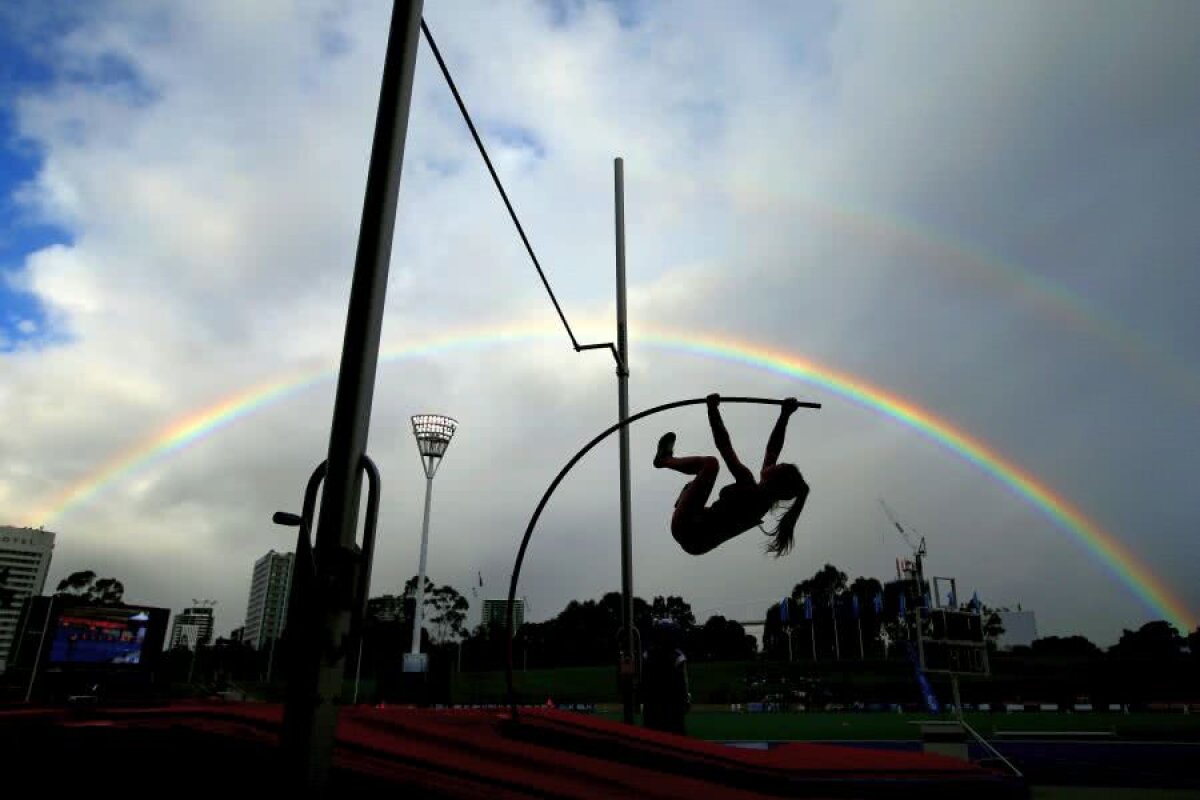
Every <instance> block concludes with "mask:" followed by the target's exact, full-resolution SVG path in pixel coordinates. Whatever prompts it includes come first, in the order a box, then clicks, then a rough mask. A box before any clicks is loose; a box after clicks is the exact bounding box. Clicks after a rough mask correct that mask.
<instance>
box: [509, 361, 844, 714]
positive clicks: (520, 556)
mask: <svg viewBox="0 0 1200 800" xmlns="http://www.w3.org/2000/svg"><path fill="white" fill-rule="evenodd" d="M603 346H604V345H600V347H603ZM705 402H707V400H706V398H703V397H696V398H693V399H691V400H676V401H675V402H673V403H664V404H662V405H660V406H654V407H653V408H647V409H646V410H645V411H639V412H638V413H636V414H634V415H633V416H631V417H629V418H628V419H625V420H622V421H621V422H618V423H617V424H615V425H610V426H609V427H607V428H605V429H604V430H603V431H601V432H600V433H599V434H597V435H596V437H595V438H594V439H592V440H591V441H590V442H588V443H587V444H585V445H584V446H583V447H581V448H580V449H579V452H577V453H576V454H575V455H574V456H572V457H571V460H570V461H568V462H567V464H566V466H564V467H563V468H562V469H561V470H559V472H558V474H557V475H555V476H554V480H553V481H551V482H550V486H549V487H548V488H547V489H546V493H545V494H543V495H542V499H541V500H540V501H538V504H537V508H536V509H534V511H533V516H532V517H530V519H529V525H527V526H526V528H525V535H524V536H523V537H522V538H521V546H520V547H519V548H518V549H517V561H516V563H515V564H514V565H513V571H512V579H511V580H510V581H509V584H508V620H507V625H506V637H507V639H508V644H507V647H506V648H505V649H506V652H507V658H506V661H505V681H506V682H507V684H508V705H509V708H510V709H511V710H512V716H513V719H516V718H517V693H516V690H515V688H514V686H513V602H514V601H515V600H516V597H517V582H518V581H519V580H520V579H521V565H522V564H523V563H524V562H525V551H526V550H527V549H528V548H529V540H530V539H531V538H533V529H534V527H536V526H537V522H538V519H539V518H540V517H541V516H542V511H544V510H545V508H546V504H547V503H548V502H550V496H551V495H553V494H554V490H555V489H557V488H558V485H559V484H560V483H562V481H563V478H565V477H567V473H568V472H570V471H571V470H572V469H573V468H574V467H575V465H576V464H578V463H579V461H580V460H581V459H582V458H583V457H584V456H586V455H587V454H588V453H589V452H590V451H591V449H592V448H593V447H595V446H596V445H598V444H600V442H602V441H604V440H605V439H607V438H608V437H609V436H610V435H612V434H613V433H615V432H616V431H618V430H624V429H626V428H628V427H629V426H630V425H632V424H633V423H635V422H637V421H638V420H639V419H643V418H645V417H649V416H652V415H654V414H659V413H661V412H663V411H670V410H671V409H674V408H682V407H684V406H695V405H701V404H703V403H705ZM721 403H722V404H725V403H754V404H757V405H764V406H778V405H783V401H782V400H773V399H771V398H768V397H722V398H721ZM820 407H821V404H820V403H800V408H820Z"/></svg>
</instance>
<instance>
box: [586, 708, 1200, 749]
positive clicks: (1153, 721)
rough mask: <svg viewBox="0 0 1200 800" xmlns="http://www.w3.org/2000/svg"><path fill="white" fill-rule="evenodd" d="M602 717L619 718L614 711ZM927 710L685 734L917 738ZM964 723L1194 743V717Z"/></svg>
mask: <svg viewBox="0 0 1200 800" xmlns="http://www.w3.org/2000/svg"><path fill="white" fill-rule="evenodd" d="M601 713H602V716H605V717H608V718H610V719H620V718H621V715H620V713H619V712H613V711H605V712H601ZM931 718H932V717H931V715H929V714H896V713H887V712H877V713H851V712H842V713H837V712H835V713H826V712H820V711H806V712H797V713H780V714H745V713H737V712H732V711H697V712H693V713H691V714H689V715H688V718H687V727H688V734H689V735H691V736H695V737H697V738H699V739H714V740H725V741H734V740H745V741H768V740H807V741H837V740H860V741H869V740H884V739H908V740H916V739H918V738H920V737H919V730H918V726H917V725H915V724H913V723H915V722H917V721H919V720H927V719H931ZM966 720H967V723H968V724H970V725H971V726H972V727H973V728H975V730H977V731H979V733H980V734H981V735H983V736H984V737H987V738H992V737H994V736H995V735H996V734H997V732H1004V731H1102V732H1115V733H1116V735H1117V738H1119V739H1124V740H1131V741H1190V742H1195V741H1200V716H1196V715H1191V716H1188V715H1184V714H1055V713H1013V714H1004V713H997V714H967V715H966Z"/></svg>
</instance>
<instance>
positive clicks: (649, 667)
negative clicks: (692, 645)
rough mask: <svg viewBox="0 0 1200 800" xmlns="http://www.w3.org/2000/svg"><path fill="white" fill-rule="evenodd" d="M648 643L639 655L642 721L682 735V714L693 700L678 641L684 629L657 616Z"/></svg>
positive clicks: (680, 640) (684, 660)
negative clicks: (643, 651) (640, 662)
mask: <svg viewBox="0 0 1200 800" xmlns="http://www.w3.org/2000/svg"><path fill="white" fill-rule="evenodd" d="M649 639H650V645H649V647H648V648H647V649H646V652H645V653H644V655H643V656H642V685H641V695H642V724H643V725H645V727H647V728H651V729H653V730H656V731H666V732H668V733H678V734H679V735H681V736H683V735H686V733H687V731H686V730H685V727H684V717H685V716H686V715H687V712H688V709H689V708H690V707H691V704H692V696H691V693H690V691H689V689H688V675H687V656H686V655H684V653H683V650H681V649H680V645H682V643H683V629H682V628H680V626H679V624H678V623H677V622H675V621H674V620H671V619H658V620H655V621H654V624H653V625H652V626H651V629H650V637H649Z"/></svg>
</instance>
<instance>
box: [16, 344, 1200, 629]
mask: <svg viewBox="0 0 1200 800" xmlns="http://www.w3.org/2000/svg"><path fill="white" fill-rule="evenodd" d="M630 336H631V338H632V339H633V340H634V341H635V342H637V343H639V344H642V345H649V346H651V347H656V348H664V349H668V350H672V351H677V352H684V353H690V354H693V355H696V356H701V357H706V358H715V359H720V360H723V361H727V362H730V363H734V364H739V365H745V366H750V367H754V368H758V369H764V370H767V371H770V372H773V373H776V374H778V375H783V376H786V377H789V378H793V379H796V380H801V381H804V382H806V383H810V384H812V385H814V386H818V387H821V388H823V389H825V390H828V391H829V392H831V393H833V394H835V395H838V396H841V397H843V398H845V399H847V400H849V401H851V402H853V403H855V404H857V405H859V406H862V407H863V408H865V409H868V410H871V411H875V412H877V413H880V414H883V415H884V416H886V417H890V418H892V419H894V420H896V421H898V422H900V423H901V424H903V425H906V426H908V427H910V428H912V429H913V430H916V431H918V432H920V433H922V434H924V435H925V436H927V437H928V438H930V439H932V440H933V441H935V442H937V443H938V444H940V445H942V446H943V447H945V448H946V449H948V450H950V451H951V452H953V453H955V454H957V455H958V456H960V457H962V458H963V459H965V460H966V461H968V462H969V463H971V464H973V465H974V466H975V467H977V468H978V469H980V470H982V471H983V472H984V473H985V474H987V475H989V476H991V477H992V478H993V479H995V480H996V481H998V482H1000V483H1001V484H1003V485H1005V486H1008V487H1009V488H1011V489H1012V490H1014V491H1015V492H1016V493H1017V494H1019V495H1020V496H1022V497H1024V498H1025V499H1026V500H1028V501H1029V502H1030V503H1031V504H1032V505H1033V506H1035V507H1036V508H1038V509H1039V510H1041V511H1042V512H1043V513H1044V514H1046V516H1048V517H1049V518H1050V519H1051V520H1052V521H1053V522H1054V523H1055V524H1056V525H1057V526H1058V527H1059V528H1061V529H1062V530H1064V531H1066V532H1067V533H1068V534H1070V535H1071V536H1072V537H1073V538H1074V539H1075V540H1076V541H1077V542H1078V543H1079V544H1081V545H1083V547H1084V548H1085V549H1086V550H1088V551H1090V552H1091V553H1092V554H1093V555H1094V556H1095V557H1096V558H1097V560H1099V561H1100V562H1101V563H1102V564H1103V565H1104V566H1105V568H1106V569H1107V570H1108V571H1109V572H1110V573H1111V574H1112V575H1113V576H1114V577H1115V578H1116V579H1117V580H1118V581H1120V582H1121V583H1123V584H1124V585H1125V586H1127V587H1128V588H1129V589H1130V590H1131V591H1132V592H1133V594H1134V595H1136V596H1137V597H1138V598H1139V599H1140V600H1141V601H1142V602H1143V603H1144V604H1145V605H1146V606H1147V607H1148V608H1149V609H1151V610H1152V611H1154V612H1155V613H1156V614H1158V615H1159V616H1160V617H1161V618H1164V619H1166V620H1168V621H1169V622H1171V623H1172V624H1173V625H1175V626H1176V627H1177V628H1179V629H1180V630H1182V631H1190V630H1192V629H1193V628H1195V627H1196V625H1197V620H1198V617H1197V615H1196V614H1194V613H1192V612H1191V611H1190V610H1189V609H1188V608H1187V607H1186V605H1185V604H1184V603H1183V602H1182V601H1181V600H1180V599H1179V598H1178V597H1177V596H1175V594H1174V593H1173V592H1172V590H1171V589H1170V587H1168V586H1167V585H1166V584H1165V583H1164V582H1163V581H1162V580H1160V579H1159V578H1158V577H1157V576H1156V575H1154V573H1153V572H1151V571H1150V569H1149V568H1148V567H1147V566H1146V565H1145V564H1143V563H1141V562H1140V561H1139V560H1138V558H1137V557H1136V556H1135V555H1134V554H1133V553H1132V552H1131V551H1130V550H1129V549H1128V548H1127V547H1126V546H1125V545H1124V544H1123V543H1122V542H1121V541H1120V540H1119V539H1118V538H1117V537H1116V536H1115V535H1113V534H1112V533H1110V532H1108V531H1106V530H1105V529H1104V528H1102V527H1101V526H1100V524H1099V523H1097V522H1096V521H1095V520H1092V519H1090V518H1089V517H1088V516H1087V515H1086V514H1084V513H1083V511H1082V510H1080V509H1079V508H1077V507H1076V506H1074V505H1073V504H1072V503H1071V502H1070V501H1069V500H1067V499H1066V498H1065V497H1063V496H1061V495H1059V494H1058V493H1056V492H1055V491H1054V490H1053V489H1052V488H1051V487H1049V486H1048V485H1046V484H1045V483H1043V482H1042V481H1040V480H1039V479H1038V478H1037V477H1036V476H1034V475H1032V474H1031V473H1029V472H1027V471H1026V470H1023V469H1022V468H1021V467H1019V466H1018V465H1017V464H1015V463H1013V462H1012V461H1010V460H1008V459H1007V458H1005V457H1004V456H1003V455H1002V454H1000V453H999V452H997V451H996V450H994V449H993V448H991V447H990V446H988V445H987V444H985V443H983V442H982V441H980V440H978V439H975V438H973V437H971V436H969V435H968V434H966V433H965V432H963V431H961V430H959V429H957V428H956V427H955V426H953V425H952V424H951V423H949V422H947V421H946V420H943V419H939V418H938V417H936V416H935V415H934V414H933V413H932V412H930V411H928V410H926V409H923V408H920V407H919V406H917V405H916V404H914V403H912V402H910V401H908V400H906V399H905V398H903V397H900V396H898V395H895V394H892V393H890V392H887V391H885V390H883V389H880V388H878V387H875V386H872V385H871V384H869V383H867V382H866V381H863V380H861V379H859V378H857V377H854V376H852V375H848V374H846V373H842V372H839V371H837V370H834V369H832V368H830V367H827V366H824V365H822V364H818V363H817V362H815V361H812V360H810V359H807V358H804V357H802V356H798V355H795V354H793V353H787V352H785V351H783V350H779V349H774V348H771V347H768V346H766V345H762V344H756V343H751V342H744V341H737V340H734V339H730V338H724V337H722V338H718V337H714V336H708V335H705V334H697V333H692V332H688V333H682V332H676V331H667V330H650V329H646V328H640V329H634V330H631V331H630ZM550 337H559V338H561V337H562V332H561V331H560V330H557V329H554V328H549V327H547V326H546V325H545V324H540V323H539V324H528V323H509V324H507V325H501V326H491V327H488V328H487V329H477V330H472V331H466V332H461V331H460V332H458V333H455V334H453V335H446V336H442V337H437V338H430V339H428V340H426V341H424V342H420V343H417V344H408V345H404V346H400V347H393V348H388V349H385V350H384V351H383V352H382V353H381V357H380V360H381V361H382V362H395V361H400V360H404V359H412V358H420V357H427V356H432V355H437V354H440V353H446V352H450V351H454V350H462V349H467V348H471V347H481V346H498V345H505V344H512V343H517V342H529V341H532V340H537V339H543V340H544V339H548V338H550ZM335 376H336V370H335V369H330V368H328V367H326V366H322V367H321V368H319V369H308V370H299V371H295V372H292V373H289V374H286V375H283V376H277V377H275V378H273V379H272V380H270V381H266V382H263V383H260V384H258V385H256V386H253V387H250V388H247V389H244V390H242V391H239V392H237V393H235V394H232V395H229V396H227V397H224V398H222V399H221V400H219V401H218V402H216V403H214V404H212V405H210V406H207V407H205V408H202V409H199V410H196V411H194V412H192V413H190V414H188V415H186V416H183V417H181V418H179V419H177V420H175V421H174V422H172V423H171V424H169V425H167V426H165V427H163V428H162V429H161V430H158V431H156V432H154V433H152V434H151V435H149V436H148V437H146V438H144V439H142V440H141V441H139V442H136V443H134V444H132V445H131V446H129V447H128V448H126V449H124V450H122V451H121V452H119V453H117V454H116V455H114V456H112V457H111V458H109V459H108V460H107V461H105V462H104V463H103V464H101V465H100V466H99V467H98V468H97V469H95V470H94V471H92V472H91V473H89V474H87V475H84V476H83V477H81V478H79V479H78V480H76V481H75V482H74V483H72V484H70V485H69V486H66V487H65V488H63V489H62V490H61V491H60V492H59V493H58V494H56V495H55V496H54V497H52V498H51V499H50V500H49V501H47V502H46V503H45V504H43V505H42V506H40V507H38V508H37V509H35V510H34V511H32V512H31V513H30V514H28V515H27V521H26V524H27V525H31V526H32V525H38V524H40V525H52V524H54V523H56V522H57V521H59V520H61V519H62V518H63V517H64V516H65V515H66V514H68V513H70V512H71V511H72V510H74V509H76V508H79V507H80V506H82V505H84V504H85V503H87V502H88V501H89V500H91V499H92V498H94V497H96V496H97V495H98V494H100V493H101V492H102V491H104V490H105V489H106V488H109V487H111V486H113V485H115V484H116V483H118V482H120V481H122V480H124V479H126V478H128V477H130V476H131V475H133V474H134V473H136V472H139V471H141V470H144V469H146V468H148V467H150V466H152V465H154V464H157V463H159V462H162V461H163V460H165V459H167V458H169V457H171V456H173V455H175V454H177V453H179V452H180V451H182V450H184V449H185V448H187V447H188V446H189V445H191V444H193V443H194V442H196V441H198V440H200V439H202V438H204V437H206V436H209V435H211V434H213V433H215V432H216V431H218V430H221V429H223V428H225V427H226V426H229V425H231V424H233V423H235V422H237V421H238V420H241V419H244V418H246V417H249V416H251V415H253V414H255V413H257V412H258V411H260V410H262V409H264V408H267V407H269V406H271V405H274V404H275V403H278V402H281V401H283V400H284V399H286V398H288V397H290V396H292V395H295V394H297V393H298V392H301V391H303V390H305V389H307V388H309V387H311V386H313V385H314V384H317V383H320V382H323V381H328V380H331V379H333V378H334V377H335Z"/></svg>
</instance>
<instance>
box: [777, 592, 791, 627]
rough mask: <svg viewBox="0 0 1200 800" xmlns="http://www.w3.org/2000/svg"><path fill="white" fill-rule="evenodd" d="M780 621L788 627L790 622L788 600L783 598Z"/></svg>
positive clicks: (780, 602) (780, 606)
mask: <svg viewBox="0 0 1200 800" xmlns="http://www.w3.org/2000/svg"><path fill="white" fill-rule="evenodd" d="M779 621H780V622H782V623H783V624H784V625H787V624H788V622H789V621H790V620H789V614H788V598H786V597H785V598H783V599H782V600H780V601H779Z"/></svg>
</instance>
